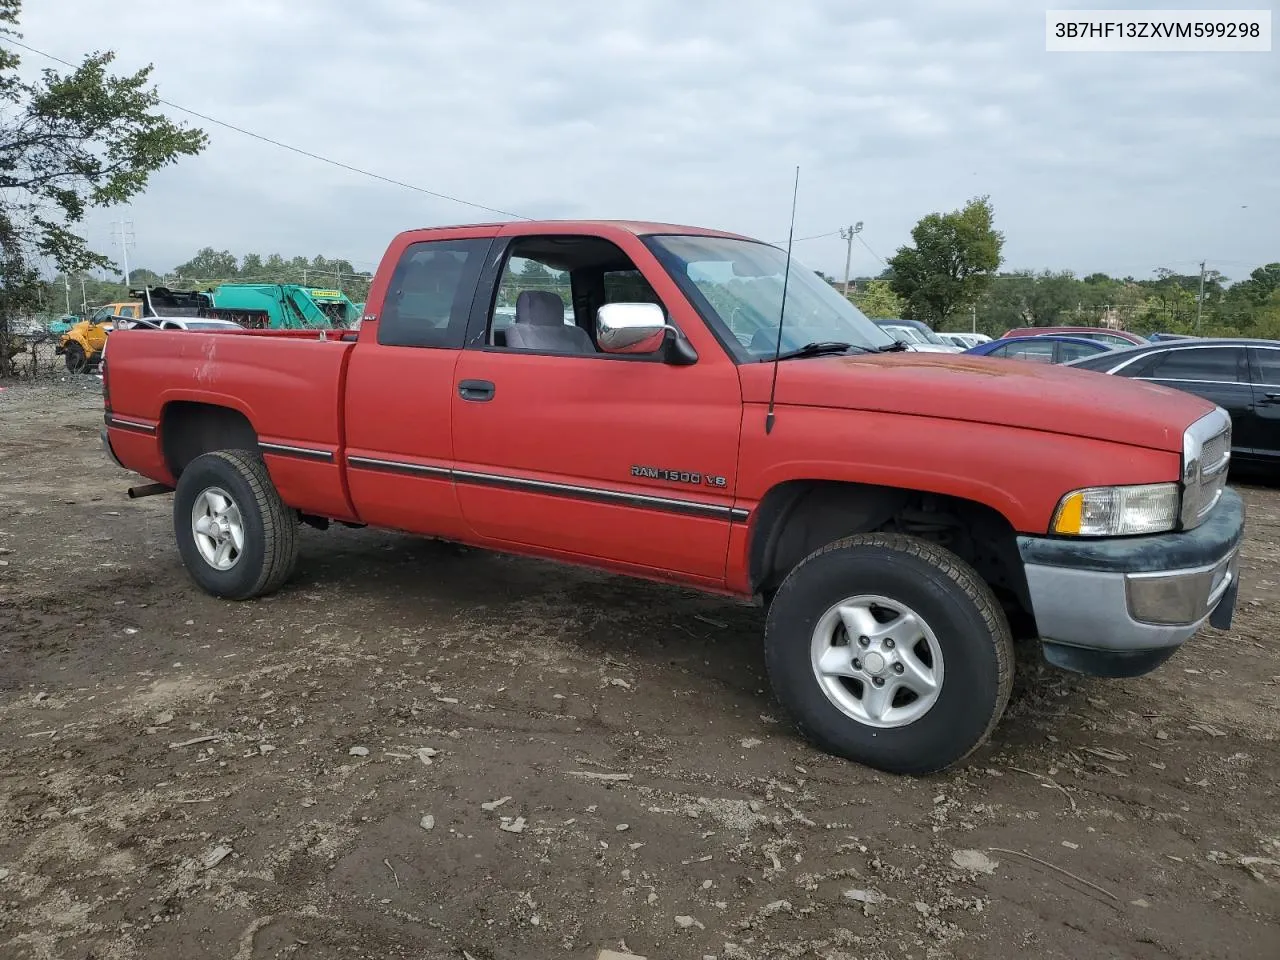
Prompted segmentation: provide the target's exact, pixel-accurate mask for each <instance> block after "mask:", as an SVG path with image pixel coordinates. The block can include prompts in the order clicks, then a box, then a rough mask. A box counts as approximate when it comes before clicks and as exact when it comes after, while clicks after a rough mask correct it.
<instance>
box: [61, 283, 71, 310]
mask: <svg viewBox="0 0 1280 960" xmlns="http://www.w3.org/2000/svg"><path fill="white" fill-rule="evenodd" d="M62 289H63V291H64V292H65V293H66V295H67V313H70V312H71V278H70V277H68V276H67V275H66V274H65V273H64V274H63V275H62Z"/></svg>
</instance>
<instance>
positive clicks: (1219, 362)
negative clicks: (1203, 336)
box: [1141, 347, 1249, 383]
mask: <svg viewBox="0 0 1280 960" xmlns="http://www.w3.org/2000/svg"><path fill="white" fill-rule="evenodd" d="M1141 376H1144V377H1149V378H1151V379H1154V380H1206V381H1211V382H1215V383H1248V382H1249V377H1248V374H1247V371H1246V370H1245V364H1244V349H1243V348H1242V347H1194V348H1190V349H1184V350H1169V351H1167V352H1165V353H1163V354H1160V355H1159V359H1157V360H1156V361H1155V362H1154V363H1152V365H1151V366H1150V367H1149V368H1147V370H1146V371H1145V372H1144V373H1142V374H1141Z"/></svg>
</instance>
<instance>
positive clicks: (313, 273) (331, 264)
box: [162, 247, 373, 303]
mask: <svg viewBox="0 0 1280 960" xmlns="http://www.w3.org/2000/svg"><path fill="white" fill-rule="evenodd" d="M372 278H373V274H372V273H370V272H369V271H367V270H364V271H362V270H357V269H356V268H355V267H354V266H352V265H351V261H349V260H330V259H329V258H327V257H321V256H315V257H312V258H311V259H310V260H308V259H307V258H306V257H291V258H289V259H288V260H286V259H285V258H284V257H282V256H280V254H278V253H273V254H271V255H269V256H265V257H264V256H263V255H262V254H259V253H246V254H245V255H244V256H243V257H242V258H239V259H237V258H236V256H235V254H233V253H231V252H230V251H227V250H214V249H213V248H212V247H205V248H203V249H202V250H200V251H198V252H197V253H196V255H195V256H194V257H192V258H191V259H190V260H187V261H186V262H185V263H180V264H178V265H177V266H176V267H174V268H173V269H172V270H171V271H169V273H167V274H165V276H164V277H163V278H162V279H163V281H164V282H165V283H166V284H168V285H170V286H172V287H174V288H177V289H192V288H198V289H201V290H207V289H208V288H210V287H213V286H216V285H217V284H219V283H223V282H235V281H240V282H242V283H297V284H302V285H303V286H309V287H323V288H325V289H328V290H341V291H342V292H343V293H344V294H346V295H347V297H348V298H349V299H350V300H351V301H353V302H355V303H362V302H363V301H364V299H365V298H366V297H367V296H368V295H369V281H370V280H371V279H372Z"/></svg>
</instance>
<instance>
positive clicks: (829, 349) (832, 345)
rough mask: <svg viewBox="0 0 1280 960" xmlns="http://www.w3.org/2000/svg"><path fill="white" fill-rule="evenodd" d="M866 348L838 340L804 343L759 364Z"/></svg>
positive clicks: (766, 358)
mask: <svg viewBox="0 0 1280 960" xmlns="http://www.w3.org/2000/svg"><path fill="white" fill-rule="evenodd" d="M866 349H867V348H866V347H860V346H857V345H856V344H852V343H844V342H843V341H840V340H815V341H814V342H813V343H806V344H805V345H804V346H803V347H799V348H797V349H795V350H784V351H783V352H782V353H780V354H778V355H777V357H776V358H775V357H764V358H762V359H761V361H760V362H761V363H773V361H774V360H775V359H777V360H794V359H796V358H797V357H822V356H826V355H827V354H834V353H847V352H848V351H850V350H863V351H865V350H866Z"/></svg>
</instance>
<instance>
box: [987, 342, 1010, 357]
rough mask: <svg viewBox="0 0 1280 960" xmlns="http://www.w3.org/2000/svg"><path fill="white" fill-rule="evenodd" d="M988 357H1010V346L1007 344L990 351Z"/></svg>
mask: <svg viewBox="0 0 1280 960" xmlns="http://www.w3.org/2000/svg"><path fill="white" fill-rule="evenodd" d="M986 355H987V356H988V357H1007V356H1008V355H1009V344H1007V343H1006V344H1005V345H1004V346H1003V347H996V348H995V349H994V350H988V351H987V354H986Z"/></svg>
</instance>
